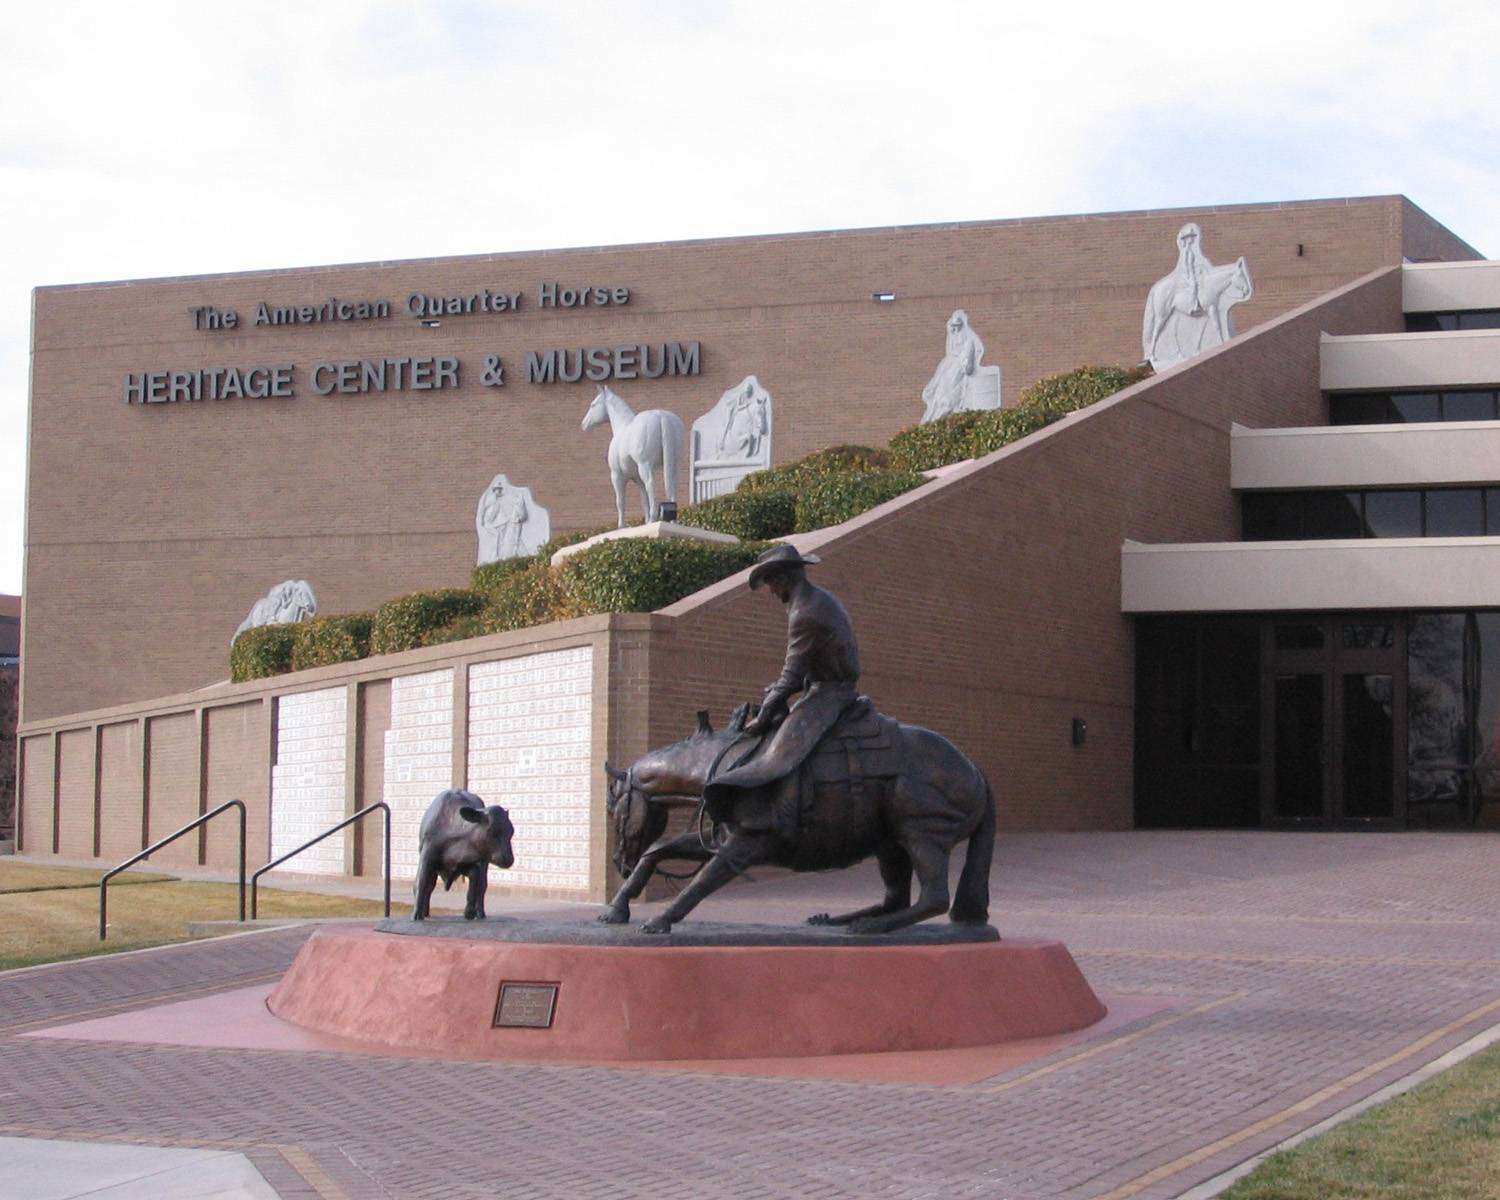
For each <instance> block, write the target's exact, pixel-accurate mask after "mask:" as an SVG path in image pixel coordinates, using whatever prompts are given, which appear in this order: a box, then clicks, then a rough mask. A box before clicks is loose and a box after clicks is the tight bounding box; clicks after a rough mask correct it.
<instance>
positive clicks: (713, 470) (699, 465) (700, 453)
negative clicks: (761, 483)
mask: <svg viewBox="0 0 1500 1200" xmlns="http://www.w3.org/2000/svg"><path fill="white" fill-rule="evenodd" d="M770 465H771V393H770V392H768V391H766V389H765V388H764V387H763V386H761V382H760V380H759V379H757V378H756V377H755V376H754V375H746V376H745V378H744V379H742V380H740V381H739V383H737V384H735V385H734V386H733V387H732V388H730V389H729V390H728V391H727V392H725V393H724V394H723V395H722V396H720V397H719V402H718V403H717V404H715V405H714V406H713V407H712V408H711V409H709V410H708V411H707V412H706V413H704V414H703V415H702V416H701V417H699V418H698V419H697V420H696V421H694V422H693V437H692V501H693V503H694V504H697V503H699V502H700V501H702V500H709V499H712V498H713V497H714V496H723V495H725V494H727V493H729V492H732V491H734V489H735V488H737V487H739V485H740V480H742V479H743V478H745V476H746V475H751V474H753V473H754V472H756V471H764V470H765V469H766V468H767V467H769V466H770Z"/></svg>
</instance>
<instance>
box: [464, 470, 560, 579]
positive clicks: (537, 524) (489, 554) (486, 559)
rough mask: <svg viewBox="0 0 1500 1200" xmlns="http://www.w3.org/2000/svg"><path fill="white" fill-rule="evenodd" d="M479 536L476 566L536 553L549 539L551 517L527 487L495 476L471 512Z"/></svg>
mask: <svg viewBox="0 0 1500 1200" xmlns="http://www.w3.org/2000/svg"><path fill="white" fill-rule="evenodd" d="M474 531H475V532H476V533H477V534H478V535H479V560H478V562H479V565H480V566H481V567H482V566H484V565H485V563H492V562H500V561H501V560H502V559H506V558H519V557H521V556H522V555H524V554H535V553H536V552H537V551H538V550H540V549H541V547H542V543H543V542H545V541H546V540H547V539H548V538H550V537H551V536H552V516H551V514H550V513H549V512H548V511H547V510H546V509H545V508H543V507H542V506H541V505H540V504H538V503H537V502H536V499H535V498H534V497H533V496H532V494H531V489H530V488H528V487H518V486H517V485H516V484H514V483H512V482H511V481H510V480H509V479H507V478H506V477H505V476H504V475H496V476H495V478H494V479H492V480H490V486H489V487H487V488H485V489H484V493H483V494H482V495H481V496H480V497H479V507H478V508H477V509H475V511H474Z"/></svg>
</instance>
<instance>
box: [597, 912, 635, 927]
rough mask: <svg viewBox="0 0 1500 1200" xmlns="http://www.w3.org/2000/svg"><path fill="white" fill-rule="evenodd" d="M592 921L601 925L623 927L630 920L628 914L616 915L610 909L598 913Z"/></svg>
mask: <svg viewBox="0 0 1500 1200" xmlns="http://www.w3.org/2000/svg"><path fill="white" fill-rule="evenodd" d="M594 920H596V921H598V922H599V924H601V925H623V924H625V922H626V921H628V920H630V914H629V913H628V912H627V913H617V912H616V911H615V910H614V909H612V908H611V909H607V910H606V911H604V912H602V913H600V914H599V915H598V916H597V917H595V918H594Z"/></svg>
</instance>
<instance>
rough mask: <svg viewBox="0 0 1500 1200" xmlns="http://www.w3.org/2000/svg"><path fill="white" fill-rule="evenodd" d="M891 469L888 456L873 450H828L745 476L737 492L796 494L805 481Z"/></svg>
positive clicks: (855, 448)
mask: <svg viewBox="0 0 1500 1200" xmlns="http://www.w3.org/2000/svg"><path fill="white" fill-rule="evenodd" d="M891 465H892V463H891V456H890V454H889V452H887V451H885V450H877V449H875V448H874V447H873V446H830V447H828V449H826V450H818V451H815V452H814V453H812V454H809V455H808V456H807V457H806V458H799V459H798V460H797V461H796V462H789V463H787V464H785V465H784V466H780V467H772V468H771V469H770V470H768V471H756V472H755V473H754V474H753V475H747V476H746V477H745V478H744V479H743V480H742V481H741V482H740V486H739V491H742V492H746V491H748V492H775V491H796V490H797V489H798V488H800V487H802V486H803V485H804V484H806V483H807V482H808V481H809V480H812V479H819V478H822V477H823V476H825V475H831V474H848V473H851V472H863V471H884V470H887V469H888V468H890V467H891Z"/></svg>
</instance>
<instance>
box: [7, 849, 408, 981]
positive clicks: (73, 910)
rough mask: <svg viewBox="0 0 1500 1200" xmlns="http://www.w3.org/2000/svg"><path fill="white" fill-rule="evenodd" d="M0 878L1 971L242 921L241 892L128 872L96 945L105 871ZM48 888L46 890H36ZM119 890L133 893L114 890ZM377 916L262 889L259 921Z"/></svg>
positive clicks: (357, 904) (176, 938)
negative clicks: (105, 933)
mask: <svg viewBox="0 0 1500 1200" xmlns="http://www.w3.org/2000/svg"><path fill="white" fill-rule="evenodd" d="M0 872H3V873H0V970H8V969H9V968H11V967H26V966H31V965H33V964H35V963H44V962H54V961H56V960H58V959H64V958H81V957H83V956H85V955H89V954H107V953H109V952H110V951H113V950H134V949H137V948H139V947H141V946H159V945H162V944H164V943H166V942H185V941H189V940H192V939H191V937H190V935H189V934H188V932H187V923H188V922H189V921H232V920H234V919H235V918H236V917H238V916H239V900H238V897H239V889H238V888H237V887H236V886H235V885H234V884H231V883H191V882H187V881H185V880H179V879H173V878H171V877H170V876H160V875H157V876H130V875H129V874H128V873H127V875H121V876H117V877H116V878H115V879H113V880H111V881H110V885H109V940H108V941H106V942H101V941H100V940H99V889H98V886H97V885H98V883H99V876H100V875H101V874H103V872H101V871H89V870H74V869H72V868H60V867H43V866H34V865H32V864H30V863H15V862H12V863H4V864H3V867H0ZM153 881H154V882H153ZM49 882H50V883H51V885H52V886H51V887H50V888H48V889H47V890H34V889H36V888H37V887H39V886H41V885H42V884H45V883H49ZM80 883H91V884H93V885H94V886H90V887H80V886H79V884H80ZM117 883H128V884H129V885H130V886H128V887H121V888H116V887H115V885H116V884H117ZM27 889H32V890H27ZM408 911H410V910H409V908H408V907H407V906H404V905H403V906H397V905H392V906H391V913H392V915H396V914H397V913H406V912H408ZM381 912H382V909H381V905H380V902H379V901H378V900H358V899H353V898H351V897H347V896H324V895H319V894H317V893H313V892H288V891H283V890H281V889H280V888H266V887H263V888H261V890H260V915H261V916H262V917H263V918H264V917H378V916H380V915H381ZM200 936H201V935H200Z"/></svg>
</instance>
